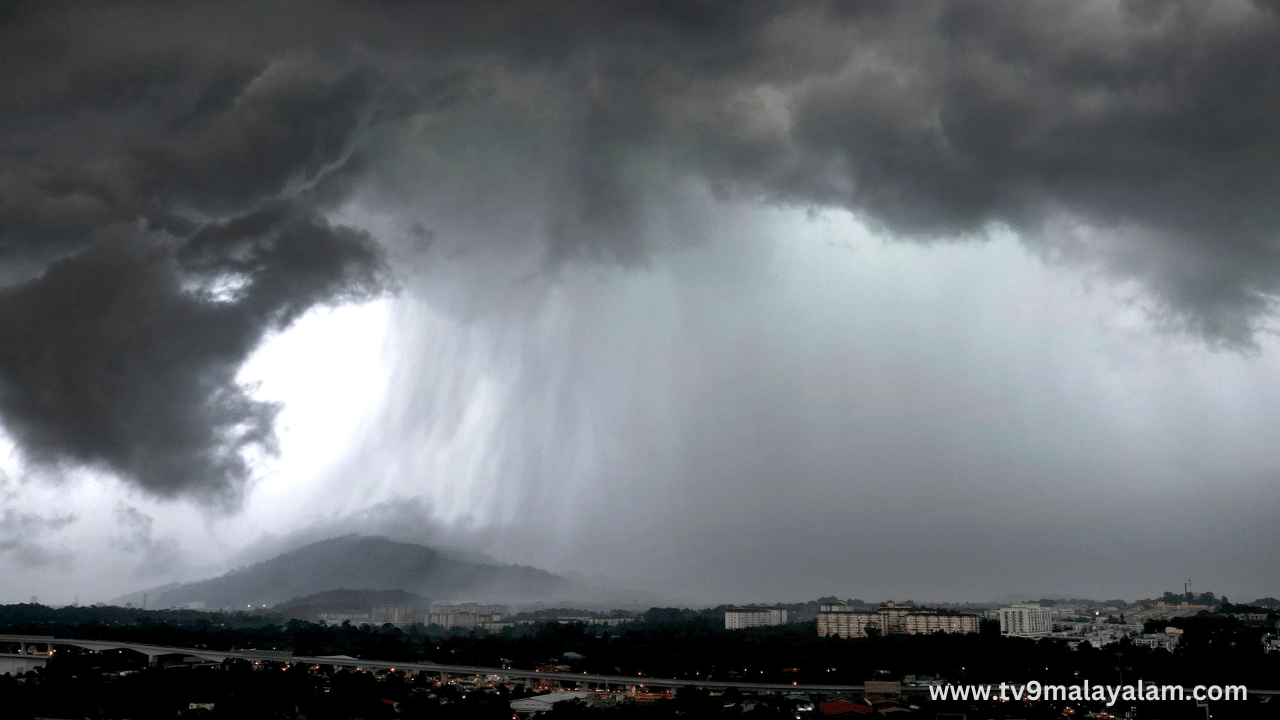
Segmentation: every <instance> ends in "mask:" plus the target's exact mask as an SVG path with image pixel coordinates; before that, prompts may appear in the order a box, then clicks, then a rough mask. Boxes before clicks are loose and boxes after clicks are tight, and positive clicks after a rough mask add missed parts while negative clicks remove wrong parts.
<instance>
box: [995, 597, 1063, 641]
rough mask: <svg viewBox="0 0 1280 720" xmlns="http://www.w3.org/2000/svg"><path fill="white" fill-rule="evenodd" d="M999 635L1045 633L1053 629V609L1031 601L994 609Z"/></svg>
mask: <svg viewBox="0 0 1280 720" xmlns="http://www.w3.org/2000/svg"><path fill="white" fill-rule="evenodd" d="M996 612H997V614H998V616H999V618H1000V634H1001V635H1021V636H1028V635H1047V634H1048V633H1050V632H1051V631H1052V630H1053V611H1051V610H1049V608H1042V607H1040V606H1039V605H1037V604H1033V603H1015V604H1013V605H1010V606H1009V607H1002V608H1000V609H999V610H997V611H996Z"/></svg>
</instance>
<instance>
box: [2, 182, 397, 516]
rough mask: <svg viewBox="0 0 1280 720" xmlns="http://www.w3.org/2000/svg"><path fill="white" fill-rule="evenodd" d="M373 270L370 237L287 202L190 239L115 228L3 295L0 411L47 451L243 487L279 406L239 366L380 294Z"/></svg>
mask: <svg viewBox="0 0 1280 720" xmlns="http://www.w3.org/2000/svg"><path fill="white" fill-rule="evenodd" d="M378 265H379V255H378V251H377V249H376V247H375V246H374V245H373V243H372V241H371V240H370V239H369V238H368V237H367V236H366V235H363V234H361V233H358V232H356V231H353V230H350V229H346V228H341V227H333V226H331V225H329V224H328V223H326V222H325V221H324V220H321V219H319V218H317V217H315V216H314V215H312V214H309V213H308V212H306V211H305V210H302V209H299V208H298V207H297V206H296V205H295V204H293V203H286V202H277V203H273V204H268V205H266V206H264V207H262V208H259V209H257V210H255V211H253V212H250V213H247V214H245V215H243V216H239V217H236V218H234V219H231V220H228V221H223V222H216V223H210V224H208V225H206V226H204V227H202V228H201V229H200V230H198V231H196V232H195V233H193V234H192V235H191V236H190V237H189V238H188V239H187V240H186V241H185V243H182V244H179V243H176V242H174V241H173V240H172V239H171V238H170V237H169V236H167V235H164V234H160V233H154V232H148V231H146V230H145V229H144V228H136V227H123V228H118V229H115V230H114V231H112V232H110V233H108V234H106V235H105V236H104V237H102V238H101V239H100V240H98V241H97V242H96V243H94V244H93V245H91V246H90V247H89V248H87V249H85V250H84V251H82V252H80V253H78V254H76V255H73V256H71V257H68V258H64V259H62V260H58V261H56V262H55V263H53V264H52V265H51V266H50V267H49V268H48V269H47V270H46V271H45V272H44V273H43V274H42V275H41V276H40V277H39V278H37V279H34V280H29V281H27V282H24V283H20V284H17V285H14V286H12V287H10V288H6V289H5V290H4V291H3V292H0V412H3V415H4V419H5V423H6V426H7V427H8V429H9V431H10V432H11V433H12V434H13V435H14V437H15V438H16V439H17V440H18V442H19V444H20V445H21V447H22V448H23V449H24V450H25V451H26V452H27V453H28V454H29V455H30V456H31V457H32V458H33V459H35V460H37V461H39V462H42V463H47V464H56V463H57V462H58V461H61V460H70V461H73V462H76V463H83V464H89V465H93V464H100V465H105V466H106V467H108V468H110V469H111V470H113V471H115V472H117V473H119V474H120V475H122V476H124V477H128V478H132V479H133V480H135V481H136V482H138V483H139V484H140V485H141V486H142V487H144V488H145V489H147V490H149V491H152V492H155V493H158V494H161V495H176V494H179V493H189V494H193V495H205V496H222V497H234V494H235V491H236V490H237V489H238V488H239V485H240V483H241V482H242V481H243V480H244V479H245V478H246V477H247V476H248V473H249V466H248V464H247V463H246V461H245V459H244V457H243V455H242V451H244V450H246V449H253V448H255V447H256V448H268V449H269V448H270V447H271V446H272V438H273V434H272V421H273V419H274V416H275V413H276V407H275V406H274V405H271V404H269V403H264V402H261V401H256V400H254V399H252V398H251V397H250V396H249V394H248V392H247V391H246V389H245V388H243V387H241V386H240V385H238V384H237V383H236V381H235V375H236V372H237V371H238V370H239V368H240V365H241V364H242V363H243V362H244V360H245V359H246V358H247V356H248V354H249V353H250V352H251V351H252V350H253V349H254V348H255V347H257V345H258V344H259V342H260V341H261V340H262V336H263V335H264V334H265V333H267V332H270V331H272V330H277V329H280V328H283V327H286V326H288V325H289V323H291V322H292V321H293V320H294V319H295V318H296V317H297V316H298V315H299V314H300V313H302V312H303V311H305V310H306V309H307V308H309V307H311V306H313V305H315V304H317V303H320V302H338V301H342V300H346V299H351V298H353V297H356V296H359V295H363V294H366V293H368V292H371V291H372V290H373V289H374V288H375V287H376V284H377V278H376V276H375V272H376V270H377V267H378Z"/></svg>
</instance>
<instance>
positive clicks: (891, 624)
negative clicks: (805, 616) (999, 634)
mask: <svg viewBox="0 0 1280 720" xmlns="http://www.w3.org/2000/svg"><path fill="white" fill-rule="evenodd" d="M981 623H982V619H981V618H979V617H978V616H977V615H968V614H964V613H952V612H939V611H937V610H930V609H928V608H918V607H912V606H904V607H899V606H898V605H896V604H895V603H893V602H892V601H890V602H887V603H885V604H884V605H881V606H880V607H879V608H877V609H876V610H873V611H871V610H857V609H854V608H852V607H850V606H848V605H846V604H844V603H831V604H824V605H821V606H819V612H818V636H819V637H829V636H832V635H834V636H836V637H843V638H859V637H867V636H868V635H869V634H870V633H872V632H875V633H879V634H883V635H930V634H932V633H935V632H946V633H962V634H963V633H976V632H978V628H979V627H980V625H981Z"/></svg>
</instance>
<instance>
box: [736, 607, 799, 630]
mask: <svg viewBox="0 0 1280 720" xmlns="http://www.w3.org/2000/svg"><path fill="white" fill-rule="evenodd" d="M786 622H787V611H786V609H785V608H772V607H745V608H730V609H729V610H726V611H725V613H724V629H725V630H740V629H742V628H749V627H762V626H765V625H784V624H786Z"/></svg>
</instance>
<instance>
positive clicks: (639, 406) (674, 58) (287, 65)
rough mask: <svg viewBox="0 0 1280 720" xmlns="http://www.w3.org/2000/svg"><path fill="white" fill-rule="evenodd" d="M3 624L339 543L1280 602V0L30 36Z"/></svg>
mask: <svg viewBox="0 0 1280 720" xmlns="http://www.w3.org/2000/svg"><path fill="white" fill-rule="evenodd" d="M0 47H4V48H5V53H4V54H5V57H6V60H5V61H4V62H3V63H0V450H2V452H0V471H2V472H3V475H2V476H0V503H3V510H2V512H0V601H3V602H16V601H25V600H27V599H28V598H29V597H30V596H33V595H34V596H38V597H39V598H40V599H41V601H42V602H50V603H65V602H70V601H72V600H73V599H74V598H76V597H78V598H79V600H80V601H81V602H82V603H84V602H93V601H99V600H107V599H110V598H111V597H114V596H116V595H119V594H122V593H124V592H127V591H133V590H138V589H141V588H144V587H149V586H153V585H157V584H161V583H166V582H170V581H174V580H191V579H196V578H200V577H206V576H209V575H214V574H219V573H221V572H224V571H226V570H227V569H230V568H233V567H236V566H238V565H242V564H245V563H248V562H252V561H255V560H259V559H263V558H265V557H269V556H271V555H272V554H274V553H276V552H279V551H281V550H285V549H288V548H290V547H293V546H296V545H298V544H301V543H304V542H309V541H312V540H317V539H321V538H325V537H331V536H334V535H338V534H343V533H349V532H362V533H369V534H384V535H388V536H390V537H394V538H396V539H401V540H409V541H414V542H422V543H425V544H429V545H432V546H435V547H440V548H449V549H453V550H456V551H463V552H468V553H475V554H481V555H485V556H487V557H490V558H493V559H494V560H496V561H500V562H505V563H512V562H517V563H521V564H528V565H534V566H537V567H543V568H547V569H550V570H553V571H557V572H570V571H574V572H582V573H587V574H592V575H602V576H608V577H611V578H615V579H617V580H619V581H621V582H623V583H624V584H628V585H630V586H632V587H636V588H640V589H644V590H647V591H651V592H653V593H657V594H660V595H663V596H665V597H667V598H670V599H671V600H672V601H679V602H687V603H713V602H752V601H778V600H783V601H800V600H807V599H813V598H816V597H818V596H820V595H830V594H836V595H840V596H843V597H860V598H864V599H867V600H883V599H890V598H894V599H899V600H901V599H907V598H911V599H915V600H920V601H929V600H935V601H962V600H989V599H995V598H1010V597H1044V596H1051V597H1064V596H1077V597H1078V596H1093V597H1098V598H1115V597H1122V598H1129V599H1134V598H1138V597H1150V596H1158V595H1159V594H1160V593H1161V592H1163V591H1164V590H1171V589H1180V588H1181V584H1182V583H1183V582H1184V581H1186V580H1187V579H1188V578H1190V579H1191V582H1192V585H1193V587H1194V588H1195V589H1197V590H1212V591H1214V592H1216V593H1218V594H1225V595H1227V596H1228V597H1230V598H1231V599H1232V600H1249V599H1253V598H1255V597H1259V596H1264V595H1272V596H1277V595H1280V576H1277V573H1276V570H1275V569H1276V567H1277V562H1278V561H1280V523H1277V521H1276V518H1277V515H1278V513H1280V483H1277V482H1276V480H1277V477H1278V475H1277V473H1280V340H1277V333H1276V330H1277V329H1278V328H1280V318H1278V317H1277V314H1276V298H1277V293H1280V203H1277V202H1276V200H1275V198H1276V197H1280V6H1278V5H1277V3H1275V2H1262V1H1258V2H1198V3H1149V2H1139V1H1136V0H1135V1H1134V2H1119V3H1115V2H1090V3H1035V2H1008V3H998V2H997V3H991V2H985V3H967V2H950V3H941V4H931V3H910V4H906V3H903V4H888V3H884V4H881V3H867V4H863V3H849V4H843V3H822V2H816V3H796V2H734V3H710V2H652V1H644V2H639V1H638V2H634V3H568V2H512V3H488V4H481V3H472V2H434V3H415V4H403V5H402V4H399V3H391V2H362V3H325V2H320V3H317V2H305V3H291V2H272V3H261V2H253V3H249V2H246V3H243V4H240V5H238V6H237V5H235V4H232V5H231V6H227V5H226V4H218V5H217V6H214V5H213V4H208V5H199V4H188V5H186V6H183V7H181V8H179V7H175V6H167V5H166V6H160V5H155V4H145V3H135V4H120V5H115V4H113V5H112V7H111V8H110V9H107V8H106V7H103V6H100V5H99V4H96V3H55V2H40V3H29V4H25V5H21V4H20V5H13V6H11V7H9V8H8V9H6V10H5V11H3V13H0Z"/></svg>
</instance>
